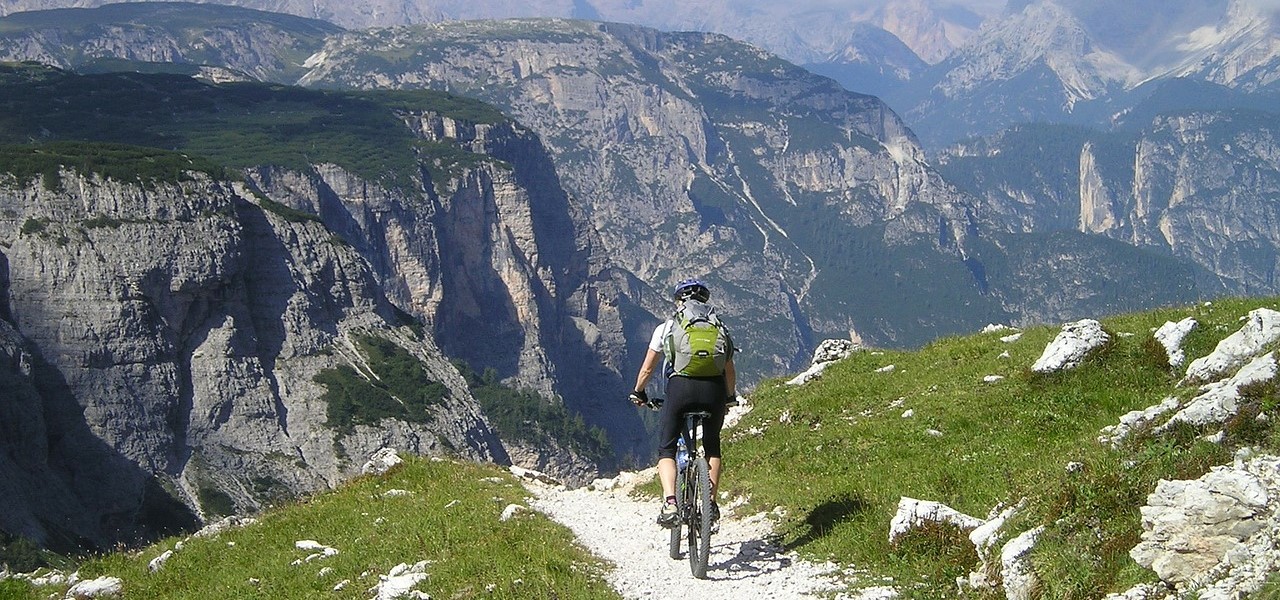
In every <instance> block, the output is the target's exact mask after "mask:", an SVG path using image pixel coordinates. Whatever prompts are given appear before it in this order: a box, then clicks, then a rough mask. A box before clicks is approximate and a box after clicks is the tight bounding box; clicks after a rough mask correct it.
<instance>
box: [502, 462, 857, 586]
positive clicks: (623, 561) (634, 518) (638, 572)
mask: <svg viewBox="0 0 1280 600" xmlns="http://www.w3.org/2000/svg"><path fill="white" fill-rule="evenodd" d="M652 478H653V470H652V469H650V470H649V471H645V472H641V473H623V474H622V475H620V476H618V478H616V479H614V480H612V481H611V482H609V483H608V484H606V485H604V486H594V487H598V488H599V487H608V489H596V490H590V489H587V488H578V489H573V490H569V489H564V488H563V487H560V486H552V485H548V484H544V483H538V482H536V481H532V482H529V483H528V484H526V487H527V488H528V489H529V491H530V492H531V494H532V496H533V497H532V500H531V503H532V507H533V508H535V509H537V510H539V511H541V512H543V513H544V514H546V515H548V516H549V517H551V518H552V519H554V520H555V521H557V522H559V523H561V524H563V525H565V526H566V527H569V528H570V529H571V530H573V532H574V533H575V534H576V535H577V538H578V541H579V543H581V544H582V545H583V546H585V547H586V548H587V549H589V550H590V551H591V552H592V553H594V554H595V555H597V556H599V557H601V558H604V559H605V560H607V561H609V562H611V563H613V565H614V568H613V571H612V572H611V573H610V574H609V575H608V579H609V582H610V583H611V584H613V587H614V588H615V589H616V590H618V592H619V593H620V594H622V596H623V597H624V598H628V599H656V598H678V597H688V598H742V599H751V600H764V599H770V600H791V599H801V598H819V597H823V598H830V597H832V594H831V593H830V592H833V591H834V590H837V589H839V588H840V585H839V583H838V581H837V579H836V577H837V576H838V574H839V572H838V568H837V567H836V566H835V565H832V564H817V563H811V562H808V561H805V560H803V559H801V558H799V557H797V556H795V555H793V554H790V553H787V552H785V551H783V549H782V548H781V547H779V546H778V545H776V544H775V543H773V542H772V541H770V535H769V532H770V529H771V523H770V522H769V519H768V518H767V517H766V516H765V515H763V514H757V515H753V516H748V517H745V518H744V517H741V516H736V515H733V514H731V513H732V511H731V510H729V509H728V508H726V510H725V517H724V519H723V521H722V523H721V526H720V531H719V533H717V534H716V535H714V536H712V538H711V542H712V548H711V559H710V561H709V563H708V568H707V579H703V580H699V579H695V578H694V577H693V575H692V574H690V570H689V562H688V560H673V559H671V558H670V557H668V555H667V543H668V532H667V530H665V529H662V528H661V527H659V526H658V525H656V524H655V523H654V517H655V516H656V515H657V504H656V503H655V502H654V501H652V500H650V501H641V500H638V499H636V498H633V497H631V493H630V492H631V490H632V488H633V487H634V486H635V485H636V484H637V483H641V482H644V481H649V480H651V479H652ZM823 592H828V593H826V594H823ZM838 597H841V598H847V596H838Z"/></svg>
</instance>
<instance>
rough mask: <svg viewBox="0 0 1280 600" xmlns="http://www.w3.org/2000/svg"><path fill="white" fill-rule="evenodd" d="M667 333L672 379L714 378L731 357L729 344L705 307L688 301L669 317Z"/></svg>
mask: <svg viewBox="0 0 1280 600" xmlns="http://www.w3.org/2000/svg"><path fill="white" fill-rule="evenodd" d="M672 321H674V322H675V325H674V326H673V327H671V329H670V331H668V332H667V340H666V342H667V343H666V345H667V361H668V364H669V365H670V367H671V374H672V375H684V376H686V377H715V376H717V375H723V374H724V365H725V362H726V361H728V359H729V357H730V356H732V355H733V340H732V339H730V337H729V332H728V331H727V330H726V329H725V326H724V323H721V322H720V319H719V318H718V317H716V314H715V311H714V310H712V309H711V307H710V306H708V305H707V304H705V303H702V302H698V301H697V300H693V299H688V300H685V301H684V305H683V306H682V307H681V308H680V309H679V310H677V311H676V313H675V315H673V316H672Z"/></svg>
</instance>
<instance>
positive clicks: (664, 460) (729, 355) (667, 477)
mask: <svg viewBox="0 0 1280 600" xmlns="http://www.w3.org/2000/svg"><path fill="white" fill-rule="evenodd" d="M710 299H711V290H710V289H708V288H707V286H706V284H704V283H702V282H701V281H699V280H697V279H686V280H684V281H681V282H680V283H679V284H677V285H676V287H675V291H674V292H673V293H672V300H673V301H674V302H675V305H676V315H673V316H672V318H670V319H667V321H666V322H665V323H662V324H661V325H658V327H657V328H655V329H654V330H653V337H651V338H650V340H649V351H648V352H647V353H646V354H645V357H644V363H643V364H642V365H641V366H640V373H639V374H638V375H637V376H636V385H635V388H633V389H634V390H635V391H633V392H632V393H631V396H630V400H631V402H632V403H634V404H635V405H636V406H644V405H645V404H647V403H648V401H649V397H648V395H647V394H646V393H645V386H646V385H647V384H648V383H649V378H650V377H652V376H653V373H654V371H655V370H656V369H657V368H658V360H659V359H663V358H665V361H664V376H665V377H666V379H667V382H666V401H665V402H664V403H663V404H662V408H661V409H660V411H659V413H658V420H659V426H658V479H659V480H660V481H661V482H662V495H663V502H662V509H661V511H660V512H659V513H658V519H657V521H658V524H659V525H662V526H663V527H673V526H675V525H676V524H677V521H678V519H679V517H678V515H677V514H676V460H675V456H676V444H677V439H678V438H679V437H680V428H681V427H682V426H683V421H682V418H681V417H682V415H683V414H684V413H687V412H693V411H707V412H709V413H711V417H710V418H709V419H707V420H705V421H704V422H703V439H702V447H703V449H704V450H705V453H706V457H707V463H708V466H709V467H710V469H709V470H710V475H711V497H712V498H713V501H712V505H711V514H712V519H719V518H720V508H719V506H718V505H717V504H716V503H715V501H714V498H715V497H716V491H717V489H718V488H719V483H720V429H721V427H723V426H724V416H725V411H726V410H727V408H726V407H727V405H728V403H729V402H730V401H731V400H732V401H736V399H737V393H736V392H735V391H734V386H735V378H736V377H735V371H734V366H733V354H734V352H735V351H736V348H735V347H734V346H733V342H732V340H731V339H730V338H729V336H728V332H727V331H726V330H724V329H723V326H722V325H720V324H719V320H718V319H715V321H716V323H717V326H718V327H720V329H721V333H722V334H723V339H724V344H723V346H724V365H723V371H722V372H721V373H720V374H718V375H711V376H688V375H682V374H680V373H677V372H675V370H674V368H673V364H674V361H673V356H671V354H672V353H673V346H672V344H671V338H672V335H673V333H674V332H675V331H676V329H677V328H679V327H681V325H680V324H679V323H678V322H677V321H676V319H677V316H678V315H680V314H681V311H682V310H683V309H684V308H685V304H686V303H695V302H696V303H698V304H699V305H705V304H706V302H707V301H708V300H710ZM713 318H714V317H713Z"/></svg>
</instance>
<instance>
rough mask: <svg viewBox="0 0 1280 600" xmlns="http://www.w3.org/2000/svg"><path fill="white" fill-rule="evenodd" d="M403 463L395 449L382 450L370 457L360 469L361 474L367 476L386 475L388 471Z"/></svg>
mask: <svg viewBox="0 0 1280 600" xmlns="http://www.w3.org/2000/svg"><path fill="white" fill-rule="evenodd" d="M403 462H404V460H402V459H401V458H400V455H399V454H398V453H397V452H396V450H395V448H382V449H381V450H378V451H377V452H374V453H373V456H370V457H369V460H368V461H366V462H365V463H364V466H362V467H360V472H361V473H363V474H365V475H385V474H386V473H387V471H390V470H391V469H392V468H393V467H395V466H396V465H398V464H400V463H403Z"/></svg>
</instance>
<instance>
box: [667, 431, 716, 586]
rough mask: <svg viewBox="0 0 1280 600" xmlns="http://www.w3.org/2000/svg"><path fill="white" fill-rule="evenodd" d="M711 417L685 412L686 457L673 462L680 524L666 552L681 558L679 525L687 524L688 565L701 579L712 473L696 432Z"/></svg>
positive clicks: (709, 526) (704, 571)
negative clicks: (679, 461) (680, 461)
mask: <svg viewBox="0 0 1280 600" xmlns="http://www.w3.org/2000/svg"><path fill="white" fill-rule="evenodd" d="M709 417H711V413H709V412H703V411H697V412H690V413H686V414H685V415H684V420H685V421H684V422H685V425H684V427H683V428H682V429H681V430H680V437H681V438H683V439H684V443H685V449H686V452H687V453H688V458H687V460H685V462H684V465H683V466H681V465H679V463H678V461H677V465H676V468H677V470H676V512H677V514H678V515H679V516H680V520H679V524H677V525H676V526H675V527H673V528H672V529H671V539H670V547H669V554H670V556H671V558H675V559H679V558H680V545H681V544H680V542H681V539H680V538H681V535H680V533H681V529H682V528H685V527H687V528H688V532H689V533H688V542H689V569H690V570H691V571H692V572H693V576H694V577H697V578H699V579H704V578H706V576H707V561H708V559H709V558H710V554H711V534H712V533H714V522H713V521H712V520H711V511H710V505H711V500H712V499H711V476H710V467H709V465H708V463H707V459H706V457H704V456H702V451H701V450H702V449H701V446H699V444H698V438H699V436H698V433H699V430H701V428H702V421H703V419H706V418H709Z"/></svg>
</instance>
